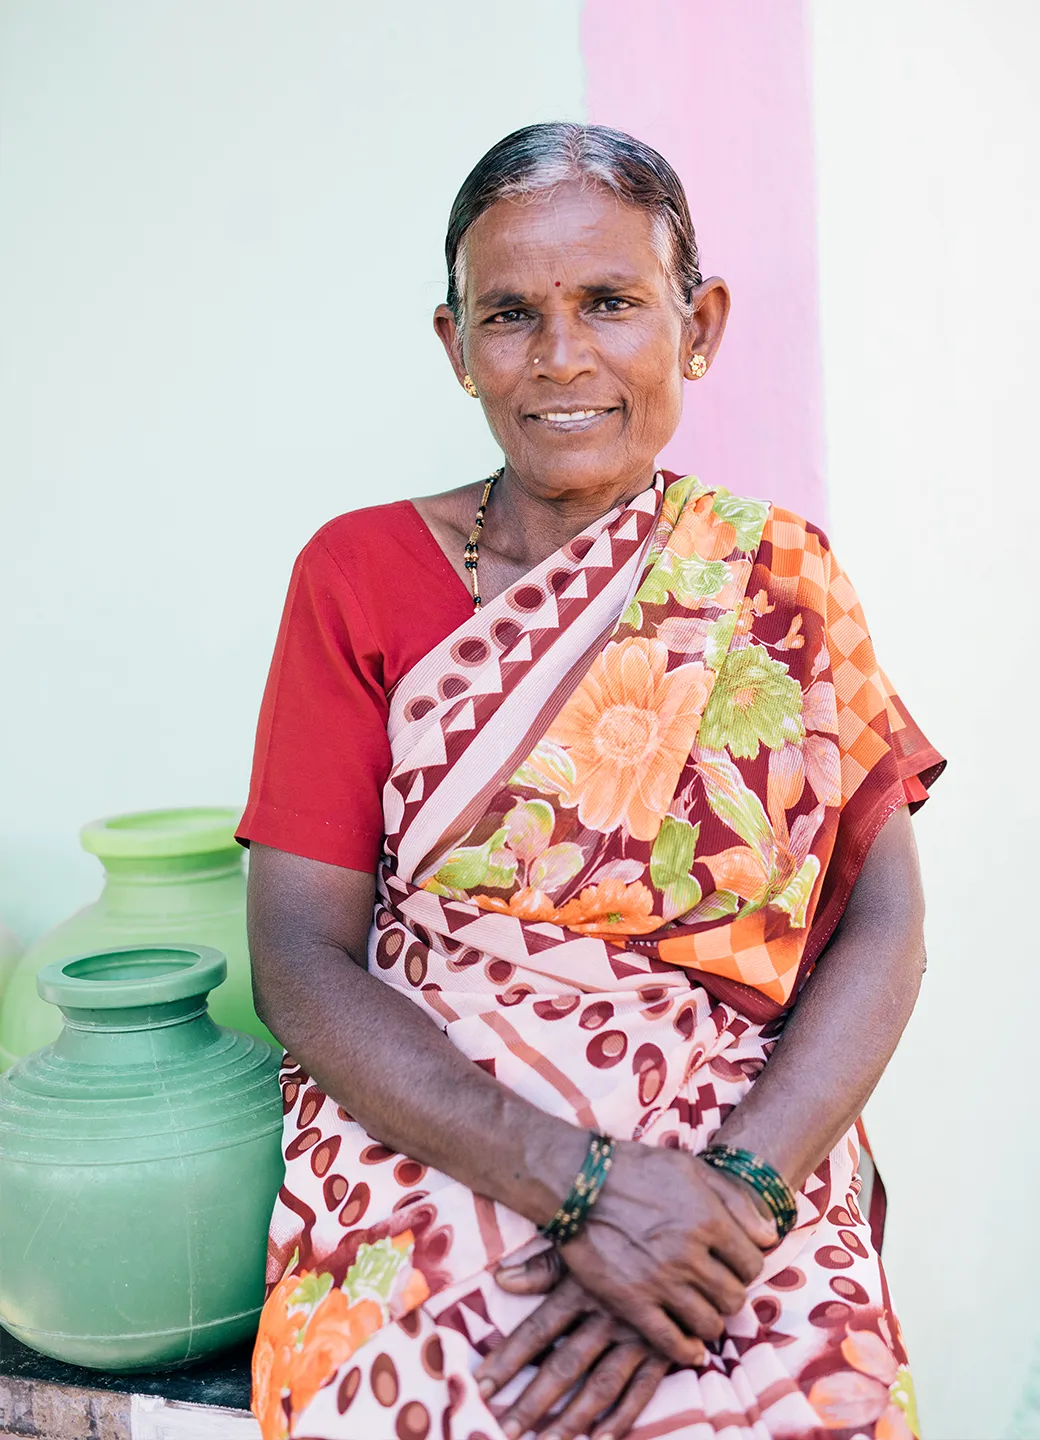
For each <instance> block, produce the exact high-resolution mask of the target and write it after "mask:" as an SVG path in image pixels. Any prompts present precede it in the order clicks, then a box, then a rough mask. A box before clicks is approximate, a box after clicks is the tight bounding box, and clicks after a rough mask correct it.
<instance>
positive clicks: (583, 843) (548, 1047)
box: [253, 475, 943, 1440]
mask: <svg viewBox="0 0 1040 1440" xmlns="http://www.w3.org/2000/svg"><path fill="white" fill-rule="evenodd" d="M388 729H389V737H390V742H391V749H392V761H393V768H392V771H391V774H390V778H389V780H388V782H387V785H386V788H385V792H384V823H385V831H386V842H385V853H384V858H383V863H382V865H381V867H380V872H379V875H378V887H377V888H378V896H377V903H376V908H375V916H374V923H373V926H372V930H371V936H370V943H369V968H370V970H371V972H372V973H373V974H374V975H376V976H378V977H379V978H380V979H381V980H382V981H383V982H384V983H385V984H387V985H392V986H394V987H395V988H397V989H398V990H400V991H401V992H402V993H404V994H406V995H408V996H409V998H410V999H412V1000H413V1001H414V1003H415V1004H417V1005H419V1006H420V1007H422V1008H423V1009H425V1010H426V1012H427V1013H428V1014H429V1015H431V1016H432V1017H433V1018H434V1019H435V1020H436V1022H437V1023H438V1024H439V1026H440V1027H441V1028H442V1029H443V1031H444V1033H445V1034H446V1035H447V1036H448V1038H449V1039H450V1040H451V1041H452V1042H453V1043H454V1044H455V1045H456V1046H457V1047H458V1048H459V1049H460V1050H461V1051H462V1052H463V1053H464V1054H466V1055H468V1056H469V1057H470V1058H471V1059H472V1060H473V1062H474V1063H475V1064H478V1065H480V1066H482V1067H483V1068H484V1069H486V1070H488V1071H490V1073H492V1074H493V1075H495V1076H496V1077H497V1078H498V1079H499V1080H500V1081H501V1082H502V1083H503V1084H505V1085H508V1086H510V1087H511V1088H512V1089H514V1090H516V1091H517V1092H518V1093H519V1094H521V1095H523V1096H525V1097H526V1098H527V1099H529V1100H530V1101H532V1102H533V1103H534V1104H536V1105H539V1106H541V1107H542V1108H543V1109H544V1110H546V1111H548V1112H550V1113H552V1114H554V1115H558V1116H561V1117H564V1118H566V1119H568V1120H570V1121H571V1122H573V1123H575V1124H577V1125H580V1126H587V1127H594V1128H596V1129H599V1130H605V1131H608V1132H609V1133H610V1134H612V1135H614V1136H617V1137H619V1138H623V1139H626V1140H638V1141H641V1142H642V1143H644V1144H648V1145H668V1146H676V1147H682V1148H683V1149H686V1150H689V1151H691V1152H693V1153H697V1152H699V1151H700V1150H702V1149H704V1148H705V1147H706V1146H707V1145H708V1144H709V1143H710V1141H711V1138H712V1136H713V1134H714V1133H715V1131H716V1130H717V1129H718V1127H719V1126H720V1125H721V1123H722V1121H723V1120H724V1119H725V1117H726V1115H727V1114H728V1113H729V1112H730V1110H732V1108H733V1107H734V1106H735V1105H737V1104H739V1103H740V1101H741V1099H742V1098H743V1096H744V1095H746V1093H747V1091H748V1090H749V1088H750V1087H751V1085H752V1084H753V1083H754V1081H755V1078H756V1076H757V1075H758V1074H759V1073H760V1072H761V1070H762V1069H763V1067H764V1065H765V1064H766V1063H767V1061H768V1057H769V1054H770V1051H771V1049H772V1046H773V1044H774V1043H775V1040H776V1037H777V1035H778V1034H779V1033H780V1031H781V1029H782V1026H783V1020H784V1016H785V1014H786V1012H787V1010H788V1009H789V1008H790V1006H791V1004H792V1003H793V1002H794V999H795V998H796V996H797V993H798V988H799V986H800V985H801V984H802V983H803V982H804V980H805V978H806V977H807V976H808V974H809V973H810V971H811V969H812V967H813V965H814V963H815V961H816V960H817V958H818V957H819V955H820V954H821V952H822V950H823V948H824V946H825V945H826V943H827V940H828V939H829V938H830V936H831V934H832V933H833V931H834V928H835V926H836V924H837V922H838V920H839V919H840V916H841V913H842V911H843V909H844V906H845V903H846V901H847V900H848V896H849V894H850V892H851V890H852V886H853V884H854V883H855V879H856V876H857V874H858V873H859V870H860V867H861V865H862V862H863V859H864V857H865V855H866V853H867V851H868V849H869V847H870V845H871V843H872V841H873V839H874V837H875V836H876V835H877V833H878V831H879V830H880V829H881V827H882V825H883V824H884V822H885V820H886V819H887V818H888V816H889V815H891V814H892V812H893V811H894V810H895V809H896V808H898V807H899V806H901V805H903V804H908V803H909V804H911V805H916V804H918V803H920V802H921V801H922V800H923V799H924V798H925V797H926V794H927V788H926V787H927V785H928V784H929V783H930V782H931V781H932V780H933V779H934V778H935V777H936V775H937V774H938V773H939V771H940V770H941V768H942V763H943V762H942V760H941V757H940V756H939V755H938V754H937V752H936V751H934V750H933V749H932V748H931V747H930V746H929V745H928V743H927V741H925V739H924V737H923V736H922V735H921V734H920V732H919V731H918V730H917V728H916V726H915V725H914V724H913V722H912V721H911V720H910V717H909V716H908V714H907V713H906V711H905V710H904V709H903V707H902V705H901V703H900V702H899V700H898V698H897V697H896V696H895V694H894V693H893V692H892V690H891V688H890V686H889V685H888V683H887V681H886V680H885V677H884V676H883V674H882V673H881V671H880V670H879V669H878V667H877V663H876V661H875V659H874V654H873V649H872V646H871V643H870V638H869V635H868V633H867V630H866V626H865V624H864V621H863V616H862V612H861V610H860V608H859V604H858V602H857V600H856V596H855V593H854V591H853V590H852V587H851V585H850V584H849V582H848V580H847V579H846V577H845V576H844V574H843V572H842V571H841V569H840V568H839V567H838V565H837V563H836V561H835V560H834V558H833V556H832V554H831V551H830V549H829V546H828V545H827V542H826V540H825V538H824V537H823V536H822V535H821V534H820V532H818V531H817V530H815V529H814V528H813V527H812V526H809V525H807V524H805V522H803V521H801V520H799V519H797V517H795V516H793V515H790V514H788V513H787V512H784V511H781V510H778V509H776V508H774V507H770V506H769V505H767V504H765V503H764V502H761V501H756V500H749V499H741V498H739V497H737V496H734V495H731V494H729V493H728V492H727V491H724V490H711V489H708V488H707V487H705V486H703V485H701V484H700V483H699V482H698V481H696V480H695V479H693V478H692V477H687V478H685V479H674V478H673V477H665V476H663V475H658V476H657V478H656V479H655V482H654V485H653V486H652V487H651V488H650V489H648V490H646V491H644V492H643V493H642V494H641V495H639V496H637V497H636V498H635V499H634V500H633V501H631V502H630V503H629V504H627V505H625V506H623V507H619V508H618V509H616V510H614V511H612V512H611V513H610V514H609V515H607V516H604V517H603V518H602V519H601V520H599V521H597V522H595V523H594V524H593V525H592V526H590V527H589V528H588V529H586V530H585V531H583V532H582V534H581V535H579V536H577V537H576V538H575V539H574V540H572V541H571V542H570V543H569V544H568V545H566V546H564V547H563V548H562V549H561V550H559V551H557V552H556V554H554V555H552V556H550V558H549V559H548V560H546V561H545V562H544V563H543V564H542V565H540V566H538V567H536V568H535V569H534V570H532V571H531V572H530V573H529V574H528V575H526V576H524V577H523V579H522V580H520V581H519V582H518V583H517V584H515V585H514V586H512V587H511V588H510V589H509V590H507V591H506V592H505V593H504V594H502V595H500V596H498V597H496V599H494V600H493V601H491V602H490V603H488V604H486V605H485V606H484V607H483V608H482V609H481V610H480V611H479V612H477V613H476V614H474V615H473V617H472V619H470V620H467V621H466V623H465V624H464V625H462V626H460V627H459V629H458V630H456V631H455V632H454V633H453V634H451V635H449V636H448V637H447V638H446V639H445V640H444V641H443V642H442V643H441V644H440V645H438V646H437V647H436V648H435V649H434V650H432V651H431V652H430V653H429V654H428V655H427V656H426V657H425V658H424V659H423V660H422V661H421V662H420V663H419V664H417V665H416V666H415V667H414V668H413V670H412V671H411V672H410V673H409V674H408V675H406V676H405V677H404V678H403V679H402V680H401V682H400V683H399V685H398V686H397V687H396V689H395V691H394V692H393V694H392V697H391V708H390V720H389V726H388ZM388 1043H392V1042H391V1037H388ZM282 1091H283V1100H284V1109H285V1130H284V1145H285V1159H286V1178H285V1185H284V1186H283V1188H282V1190H281V1192H280V1194H279V1197H278V1202H277V1205H276V1208H275V1213H274V1217H273V1220H272V1225H271V1236H270V1247H269V1274H268V1280H269V1286H270V1288H269V1295H268V1299H267V1302H266V1304H265V1307H264V1312H263V1316H262V1321H261V1327H260V1333H259V1336H258V1340H257V1346H256V1352H255V1357H254V1393H253V1406H254V1410H255V1412H256V1415H257V1417H258V1419H259V1421H260V1425H261V1429H262V1432H263V1435H264V1440H286V1437H312V1440H313V1437H324V1440H346V1437H354V1440H361V1437H365V1440H369V1437H370V1440H384V1437H385V1440H391V1437H394V1436H396V1437H400V1440H425V1437H427V1436H431V1437H436V1440H442V1437H443V1440H502V1431H501V1429H500V1427H499V1425H498V1422H497V1420H496V1418H495V1413H494V1410H495V1409H497V1408H498V1405H499V1403H500V1402H501V1401H503V1400H508V1399H509V1398H510V1397H511V1395H512V1394H514V1393H518V1391H519V1389H520V1388H522V1386H523V1385H524V1384H526V1382H527V1380H528V1379H529V1378H530V1372H528V1373H526V1374H525V1375H523V1376H520V1377H518V1378H517V1380H516V1381H515V1382H514V1383H513V1386H512V1387H511V1389H509V1390H507V1391H506V1392H504V1394H503V1396H500V1397H497V1399H496V1400H495V1401H493V1402H492V1407H493V1408H489V1405H488V1404H487V1403H485V1401H484V1400H483V1399H482V1398H481V1397H480V1394H479V1392H478V1390H477V1387H476V1385H475V1383H474V1382H473V1379H472V1372H473V1370H474V1368H475V1367H476V1365H477V1364H478V1362H479V1360H480V1358H481V1356H482V1355H484V1354H486V1353H487V1352H488V1350H489V1348H491V1347H493V1346H494V1345H495V1344H496V1343H497V1341H498V1340H499V1338H500V1337H501V1336H502V1335H504V1334H508V1333H509V1332H510V1331H511V1330H512V1329H513V1328H514V1327H515V1326H516V1325H517V1324H518V1323H519V1322H520V1321H521V1320H522V1319H523V1318H524V1317H525V1316H526V1315H527V1314H529V1313H530V1311H531V1309H532V1308H533V1307H534V1306H535V1305H536V1304H538V1303H539V1300H538V1298H532V1297H518V1296H513V1295H508V1294H506V1293H505V1292H504V1291H502V1290H501V1289H499V1288H498V1287H497V1286H496V1285H495V1282H494V1277H493V1271H494V1267H495V1265H496V1264H497V1262H498V1261H500V1260H501V1259H502V1258H503V1257H505V1256H507V1255H514V1254H516V1253H517V1252H518V1251H521V1250H524V1249H525V1247H527V1248H529V1249H531V1250H532V1251H533V1249H536V1248H538V1246H539V1244H540V1243H541V1242H539V1241H538V1239H537V1236H536V1234H535V1232H534V1227H533V1226H532V1225H531V1224H530V1223H529V1222H528V1221H527V1220H525V1219H523V1218H522V1217H521V1216H519V1215H516V1214H515V1213H513V1212H511V1211H509V1210H507V1209H505V1208H504V1207H503V1206H501V1205H498V1204H496V1203H495V1202H493V1201H491V1200H489V1199H487V1198H485V1197H482V1196H478V1195H474V1194H473V1193H471V1192H470V1191H468V1190H467V1189H466V1188H465V1187H464V1186H462V1185H460V1184H459V1183H458V1182H456V1181H454V1180H452V1179H451V1178H450V1177H449V1176H447V1175H444V1174H440V1173H438V1172H436V1171H433V1170H431V1169H429V1168H427V1167H425V1166H423V1165H422V1164H420V1163H419V1162H417V1161H416V1160H413V1159H412V1158H410V1157H408V1156H405V1155H400V1154H395V1153H393V1152H392V1151H390V1150H388V1149H387V1148H386V1147H385V1146H383V1145H381V1144H380V1143H379V1142H378V1140H376V1139H374V1138H373V1137H372V1136H370V1135H368V1134H367V1133H366V1132H365V1131H364V1130H363V1129H362V1127H361V1126H359V1125H358V1124H357V1123H356V1122H355V1121H354V1120H353V1119H352V1118H351V1117H350V1116H349V1115H348V1114H347V1113H346V1111H345V1110H343V1109H342V1108H341V1107H339V1106H338V1105H337V1104H336V1103H335V1101H333V1100H332V1099H331V1098H330V1097H329V1096H327V1095H325V1094H324V1093H323V1092H322V1091H321V1089H320V1088H319V1087H318V1086H317V1085H316V1084H314V1083H313V1082H312V1081H311V1080H310V1078H309V1077H308V1076H307V1075H306V1074H305V1073H304V1072H303V1071H302V1069H301V1068H300V1066H298V1065H297V1064H295V1063H294V1062H293V1061H292V1060H291V1059H290V1058H289V1057H286V1060H285V1064H284V1067H283V1071H282ZM858 1155H859V1150H858V1142H857V1138H856V1133H855V1131H854V1130H853V1131H850V1132H849V1133H848V1134H847V1135H846V1136H844V1137H843V1138H842V1140H841V1141H840V1142H839V1143H838V1145H837V1146H836V1147H835V1148H834V1150H833V1151H832V1153H831V1154H830V1155H829V1156H828V1157H827V1159H826V1160H824V1162H823V1163H822V1164H821V1165H820V1167H819V1168H818V1170H817V1171H816V1172H815V1174H814V1175H812V1176H811V1177H810V1178H809V1180H808V1182H807V1183H806V1185H805V1187H804V1188H803V1190H802V1192H801V1193H800V1195H799V1196H798V1221H797V1224H796V1227H795V1228H794V1229H793V1230H792V1231H791V1233H790V1234H789V1235H788V1236H787V1237H786V1238H785V1239H784V1241H783V1242H782V1243H781V1244H780V1245H779V1246H777V1247H776V1248H775V1249H774V1250H773V1251H772V1252H771V1253H770V1254H769V1255H768V1256H767V1257H766V1263H765V1268H764V1270H763V1273H762V1275H761V1276H760V1277H759V1279H758V1280H757V1281H756V1283H755V1284H754V1285H753V1286H752V1287H751V1288H750V1290H749V1294H748V1301H747V1304H746V1305H745V1307H744V1309H743V1311H742V1312H741V1313H740V1314H739V1315H737V1316H735V1317H733V1318H732V1319H730V1320H729V1322H728V1324H727V1332H726V1335H725V1336H724V1338H723V1339H722V1340H721V1341H720V1342H719V1343H718V1344H716V1345H715V1346H713V1347H712V1348H711V1351H710V1354H709V1357H708V1363H707V1364H706V1366H705V1367H704V1368H703V1369H701V1370H692V1369H689V1370H675V1371H673V1372H672V1373H671V1374H669V1375H668V1376H667V1377H666V1378H665V1380H664V1381H663V1382H662V1384H661V1385H660V1387H659V1389H658V1391H657V1393H656V1395H655V1396H654V1398H653V1399H652V1401H651V1402H650V1404H649V1406H648V1407H647V1409H646V1410H645V1411H644V1414H643V1416H642V1417H641V1418H640V1420H639V1422H638V1424H637V1426H636V1429H635V1430H634V1431H633V1432H632V1434H633V1437H634V1440H652V1437H658V1436H668V1437H689V1440H707V1437H708V1436H715V1435H716V1434H717V1433H718V1432H719V1431H725V1432H726V1433H727V1435H729V1436H733V1437H752V1436H754V1437H756V1440H796V1437H797V1440H806V1437H817V1436H823V1435H830V1436H833V1437H835V1440H860V1437H872V1440H909V1437H911V1436H916V1435H917V1434H918V1426H917V1420H916V1413H915V1409H914V1401H913V1390H912V1385H911V1382H910V1375H909V1370H908V1369H907V1363H906V1354H905V1350H904V1348H903V1343H902V1340H901V1337H900V1333H899V1327H898V1324H897V1322H896V1320H895V1316H894V1314H893V1312H892V1309H891V1305H890V1303H889V1298H888V1293H887V1288H886V1284H885V1279H884V1274H883V1271H882V1269H881V1265H880V1261H879V1258H878V1254H877V1250H876V1247H875V1244H874V1239H875V1237H874V1236H872V1234H871V1227H870V1224H869V1217H866V1216H864V1214H863V1213H862V1211H861V1209H860V1206H859V1196H860V1180H859V1177H858V1175H857V1162H858Z"/></svg>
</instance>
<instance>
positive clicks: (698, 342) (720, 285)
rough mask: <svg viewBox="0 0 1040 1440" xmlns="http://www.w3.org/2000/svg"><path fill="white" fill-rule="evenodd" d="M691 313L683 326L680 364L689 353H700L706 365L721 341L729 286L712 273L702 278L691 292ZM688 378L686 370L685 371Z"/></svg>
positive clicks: (725, 319)
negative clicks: (684, 344) (685, 341)
mask: <svg viewBox="0 0 1040 1440" xmlns="http://www.w3.org/2000/svg"><path fill="white" fill-rule="evenodd" d="M691 298H692V300H693V315H692V317H691V319H690V323H689V327H688V329H687V332H686V333H687V347H686V349H685V350H684V352H683V365H684V367H685V366H686V365H687V364H688V363H689V359H690V356H691V355H703V356H704V358H705V360H706V361H707V362H708V364H709V365H710V364H711V362H712V361H713V360H714V358H715V352H716V351H717V350H718V348H719V346H720V345H721V344H722V337H723V335H724V334H725V331H726V321H727V320H728V319H729V304H730V299H729V286H728V285H727V284H726V282H725V280H720V279H719V277H718V276H717V275H713V276H712V277H711V278H710V279H709V280H704V281H702V283H701V284H700V285H698V286H697V288H696V289H695V290H694V292H693V295H692V297H691ZM685 374H686V377H687V379H689V371H688V370H687V371H685Z"/></svg>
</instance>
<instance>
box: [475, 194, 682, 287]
mask: <svg viewBox="0 0 1040 1440" xmlns="http://www.w3.org/2000/svg"><path fill="white" fill-rule="evenodd" d="M466 271H467V280H468V282H469V284H468V286H467V288H469V286H472V287H473V290H472V291H471V293H474V292H475V291H476V290H477V289H478V288H479V289H485V288H487V287H488V286H491V285H493V286H495V287H502V286H505V287H507V288H510V289H523V288H524V287H525V285H526V286H530V285H541V284H544V283H545V280H546V278H547V276H548V275H549V272H552V278H553V280H554V281H555V280H556V279H558V278H561V277H564V278H571V279H579V278H580V279H588V278H590V275H591V274H592V273H593V272H603V271H610V272H611V273H623V274H632V275H635V276H638V277H639V278H641V279H644V280H645V281H646V283H648V284H651V285H655V286H656V285H658V284H661V283H663V282H664V281H665V278H666V277H665V276H664V272H663V269H662V265H661V260H660V257H659V255H658V253H657V249H656V248H655V245H654V226H653V221H652V219H651V216H650V214H649V213H648V212H647V211H646V210H643V209H641V208H640V207H638V206H636V205H628V204H626V203H625V202H624V201H622V200H619V199H618V197H617V196H616V195H613V194H612V193H611V192H610V191H609V190H606V189H604V188H603V187H602V186H598V185H585V186H583V185H581V184H580V183H579V182H568V183H566V184H563V185H558V186H556V187H554V188H553V189H552V190H546V191H542V192H537V191H536V192H535V193H534V194H533V195H530V196H525V197H523V198H522V199H517V200H497V201H496V202H495V204H494V205H491V206H489V208H488V209H487V210H485V211H484V213H483V215H481V216H480V218H479V219H478V220H476V221H475V222H474V223H473V225H471V226H470V229H469V231H468V233H467V235H466Z"/></svg>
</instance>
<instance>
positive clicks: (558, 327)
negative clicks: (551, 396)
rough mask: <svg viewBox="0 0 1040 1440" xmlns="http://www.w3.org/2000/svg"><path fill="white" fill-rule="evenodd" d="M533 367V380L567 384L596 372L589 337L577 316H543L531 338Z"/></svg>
mask: <svg viewBox="0 0 1040 1440" xmlns="http://www.w3.org/2000/svg"><path fill="white" fill-rule="evenodd" d="M531 351H532V367H533V370H534V375H535V378H536V379H540V380H551V381H553V383H554V384H556V385H569V384H570V383H571V382H572V381H573V380H577V379H578V378H579V377H580V376H583V375H591V374H593V373H594V372H595V369H596V363H595V357H594V355H593V352H592V347H591V346H590V344H589V336H588V333H587V332H586V330H585V327H584V326H583V325H582V323H581V320H580V318H579V317H578V316H576V315H571V314H557V315H546V316H545V317H544V318H543V320H542V323H541V325H540V326H539V327H538V333H537V335H536V336H535V337H534V338H533V341H532V346H531Z"/></svg>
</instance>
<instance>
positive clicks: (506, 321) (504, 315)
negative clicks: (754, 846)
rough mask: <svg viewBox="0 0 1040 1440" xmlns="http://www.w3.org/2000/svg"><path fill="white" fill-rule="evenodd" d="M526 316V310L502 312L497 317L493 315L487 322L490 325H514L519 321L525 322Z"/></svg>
mask: <svg viewBox="0 0 1040 1440" xmlns="http://www.w3.org/2000/svg"><path fill="white" fill-rule="evenodd" d="M525 315H526V311H524V310H500V311H499V312H498V314H497V315H492V316H491V317H490V319H489V320H488V321H487V322H486V323H487V324H488V325H513V324H515V323H516V321H517V320H523V319H524V317H525Z"/></svg>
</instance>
